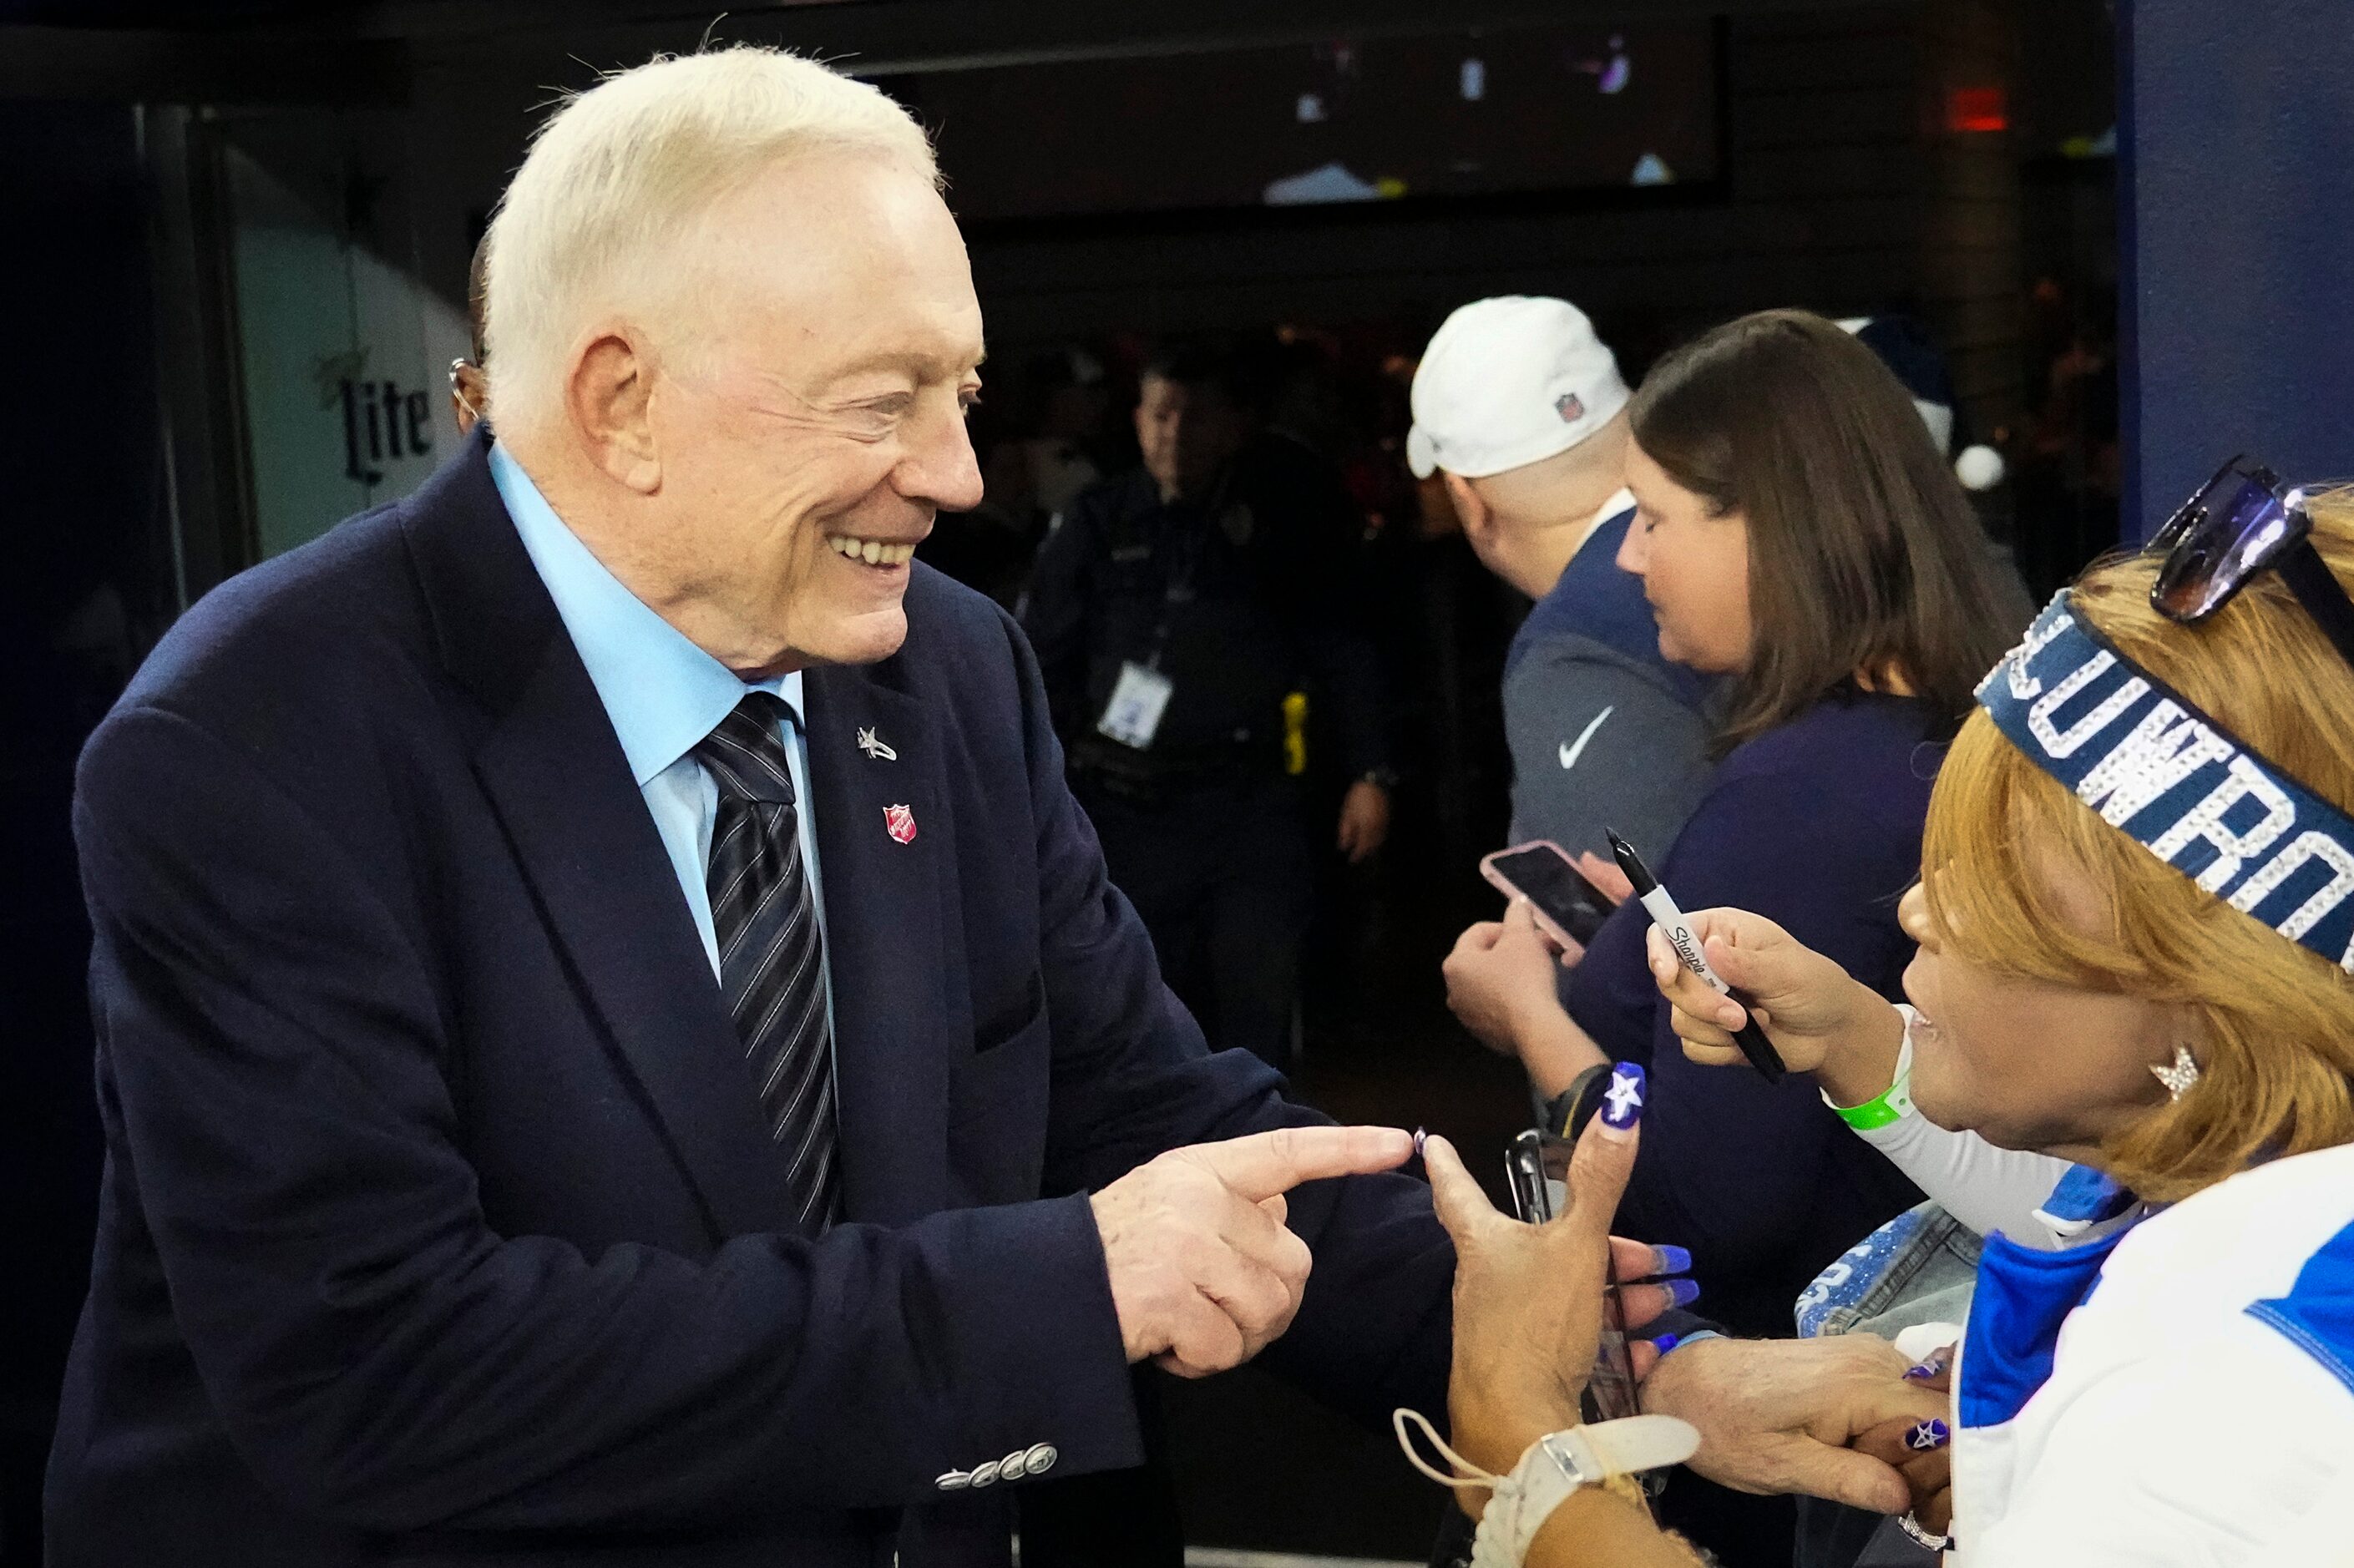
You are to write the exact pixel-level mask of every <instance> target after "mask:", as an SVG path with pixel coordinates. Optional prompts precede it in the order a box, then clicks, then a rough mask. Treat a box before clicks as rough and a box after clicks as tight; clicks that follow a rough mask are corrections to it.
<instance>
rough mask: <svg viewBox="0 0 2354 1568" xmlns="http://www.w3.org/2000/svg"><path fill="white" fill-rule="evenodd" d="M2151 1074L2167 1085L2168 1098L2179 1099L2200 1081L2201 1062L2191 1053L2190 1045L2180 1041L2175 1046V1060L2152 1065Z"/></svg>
mask: <svg viewBox="0 0 2354 1568" xmlns="http://www.w3.org/2000/svg"><path fill="white" fill-rule="evenodd" d="M2149 1075H2150V1076H2151V1077H2153V1078H2156V1079H2157V1080H2158V1082H2159V1083H2161V1084H2164V1085H2165V1086H2166V1097H2167V1098H2168V1099H2169V1100H2179V1099H2180V1098H2181V1097H2183V1096H2185V1095H2187V1094H2189V1093H2190V1086H2192V1085H2193V1084H2196V1083H2197V1082H2198V1081H2199V1062H2198V1059H2197V1058H2196V1057H2194V1056H2192V1055H2191V1054H2190V1046H2188V1045H2185V1044H2181V1043H2180V1042H2179V1041H2178V1042H2177V1043H2176V1044H2175V1047H2174V1060H2173V1061H2172V1062H2171V1063H2170V1064H2168V1065H2166V1066H2162V1067H2159V1066H2153V1067H2151V1068H2150V1070H2149Z"/></svg>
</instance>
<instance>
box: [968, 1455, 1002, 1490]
mask: <svg viewBox="0 0 2354 1568" xmlns="http://www.w3.org/2000/svg"><path fill="white" fill-rule="evenodd" d="M996 1480H997V1461H996V1460H994V1459H990V1460H985V1461H984V1462H982V1463H981V1464H978V1465H975V1466H974V1467H972V1485H973V1489H974V1490H976V1491H978V1490H980V1489H981V1488H982V1487H986V1486H991V1485H994V1484H995V1482H996Z"/></svg>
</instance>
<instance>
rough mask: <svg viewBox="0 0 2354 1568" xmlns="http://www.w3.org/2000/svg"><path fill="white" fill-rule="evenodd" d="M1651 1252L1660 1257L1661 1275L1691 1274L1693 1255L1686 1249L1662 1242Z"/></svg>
mask: <svg viewBox="0 0 2354 1568" xmlns="http://www.w3.org/2000/svg"><path fill="white" fill-rule="evenodd" d="M1651 1251H1652V1252H1653V1253H1655V1254H1657V1255H1658V1256H1659V1272H1660V1273H1661V1274H1690V1273H1691V1253H1690V1252H1688V1251H1686V1250H1685V1249H1684V1248H1682V1247H1680V1246H1677V1245H1673V1244H1671V1243H1669V1242H1661V1243H1660V1244H1659V1245H1658V1246H1655V1247H1653V1248H1652V1249H1651Z"/></svg>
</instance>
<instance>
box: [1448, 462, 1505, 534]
mask: <svg viewBox="0 0 2354 1568" xmlns="http://www.w3.org/2000/svg"><path fill="white" fill-rule="evenodd" d="M1438 477H1439V478H1441V479H1443V480H1445V481H1446V482H1447V500H1449V501H1451V502H1453V503H1455V517H1456V520H1457V521H1458V522H1459V523H1461V524H1463V532H1464V534H1465V535H1467V536H1468V535H1476V534H1479V533H1482V532H1484V531H1485V530H1486V529H1487V526H1488V520H1489V519H1490V517H1492V516H1494V515H1495V514H1493V513H1492V512H1490V511H1489V510H1488V503H1487V502H1486V501H1484V500H1482V499H1481V498H1480V495H1479V491H1477V490H1475V489H1474V488H1472V484H1471V482H1470V481H1469V480H1468V479H1466V478H1464V477H1463V476H1462V475H1461V474H1459V473H1450V472H1448V471H1447V470H1445V469H1441V470H1439V471H1438Z"/></svg>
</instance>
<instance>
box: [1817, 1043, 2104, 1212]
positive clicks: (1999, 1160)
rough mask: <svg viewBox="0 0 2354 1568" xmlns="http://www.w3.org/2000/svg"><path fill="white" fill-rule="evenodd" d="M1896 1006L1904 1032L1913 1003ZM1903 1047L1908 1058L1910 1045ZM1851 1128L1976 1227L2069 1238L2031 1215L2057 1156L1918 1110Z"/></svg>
mask: <svg viewBox="0 0 2354 1568" xmlns="http://www.w3.org/2000/svg"><path fill="white" fill-rule="evenodd" d="M1896 1011H1897V1012H1901V1013H1903V1015H1904V1026H1905V1028H1906V1030H1907V1031H1908V1033H1909V1031H1910V1030H1911V1029H1912V1026H1913V1018H1914V1010H1913V1009H1912V1008H1911V1007H1910V1006H1908V1005H1906V1004H1905V1003H1903V1002H1899V1003H1897V1004H1896ZM1906 1055H1907V1059H1908V1061H1909V1057H1910V1047H1909V1046H1908V1047H1907V1051H1906ZM1901 1070H1902V1066H1901V1065H1900V1071H1901ZM1857 1136H1858V1137H1860V1138H1861V1139H1863V1140H1864V1141H1865V1142H1866V1143H1869V1144H1871V1145H1872V1147H1873V1148H1874V1149H1877V1150H1880V1152H1881V1153H1882V1154H1884V1155H1886V1156H1887V1157H1888V1159H1889V1161H1890V1163H1892V1164H1893V1165H1894V1166H1895V1167H1896V1168H1897V1169H1898V1170H1899V1171H1903V1172H1904V1174H1905V1175H1906V1176H1908V1177H1910V1178H1911V1179H1912V1181H1913V1184H1914V1186H1916V1187H1918V1188H1920V1189H1921V1191H1922V1192H1925V1193H1927V1194H1928V1195H1929V1196H1930V1197H1932V1198H1934V1199H1935V1200H1936V1201H1937V1202H1938V1203H1939V1204H1940V1205H1941V1206H1942V1207H1943V1208H1944V1209H1945V1211H1946V1213H1949V1214H1951V1215H1953V1216H1954V1218H1956V1219H1957V1220H1959V1221H1961V1222H1962V1224H1966V1225H1967V1226H1969V1227H1970V1229H1972V1230H1974V1231H1976V1232H1978V1234H1980V1235H1989V1234H1993V1233H1994V1232H1997V1231H2000V1232H2001V1233H2002V1234H2005V1235H2007V1236H2009V1237H2010V1238H2011V1239H2012V1240H2013V1241H2016V1242H2020V1243H2023V1244H2025V1245H2029V1246H2040V1247H2047V1248H2048V1247H2056V1246H2064V1245H2067V1244H2068V1241H2069V1240H2070V1239H2071V1238H2070V1237H2067V1236H2063V1235H2060V1234H2054V1233H2053V1231H2052V1228H2051V1227H2050V1226H2049V1225H2048V1224H2046V1223H2044V1222H2043V1221H2042V1220H2041V1219H2040V1218H2039V1217H2038V1215H2037V1210H2038V1209H2040V1208H2041V1206H2042V1203H2043V1200H2044V1199H2046V1198H2048V1197H2050V1196H2051V1195H2052V1188H2053V1187H2054V1186H2056V1185H2058V1183H2059V1181H2060V1178H2061V1177H2062V1176H2064V1175H2066V1174H2067V1173H2068V1170H2069V1165H2068V1161H2066V1160H2060V1159H2056V1158H2054V1157H2053V1156H2052V1155H2049V1154H2033V1153H2029V1152H2027V1151H2026V1150H2017V1149H1999V1148H1997V1147H1996V1146H1995V1145H1993V1144H1991V1143H1988V1141H1987V1140H1986V1139H1983V1138H1980V1137H1979V1136H1978V1134H1977V1133H1975V1132H1948V1131H1946V1129H1945V1128H1942V1127H1939V1126H1938V1125H1937V1124H1936V1123H1935V1122H1933V1121H1931V1120H1930V1119H1929V1118H1926V1117H1925V1116H1923V1115H1922V1114H1921V1113H1920V1112H1919V1111H1917V1110H1915V1111H1907V1112H1906V1113H1905V1115H1904V1116H1903V1118H1901V1119H1900V1120H1896V1121H1893V1122H1890V1123H1889V1124H1888V1125H1887V1126H1885V1127H1876V1128H1872V1129H1871V1130H1870V1131H1868V1132H1860V1133H1858V1134H1857Z"/></svg>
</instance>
